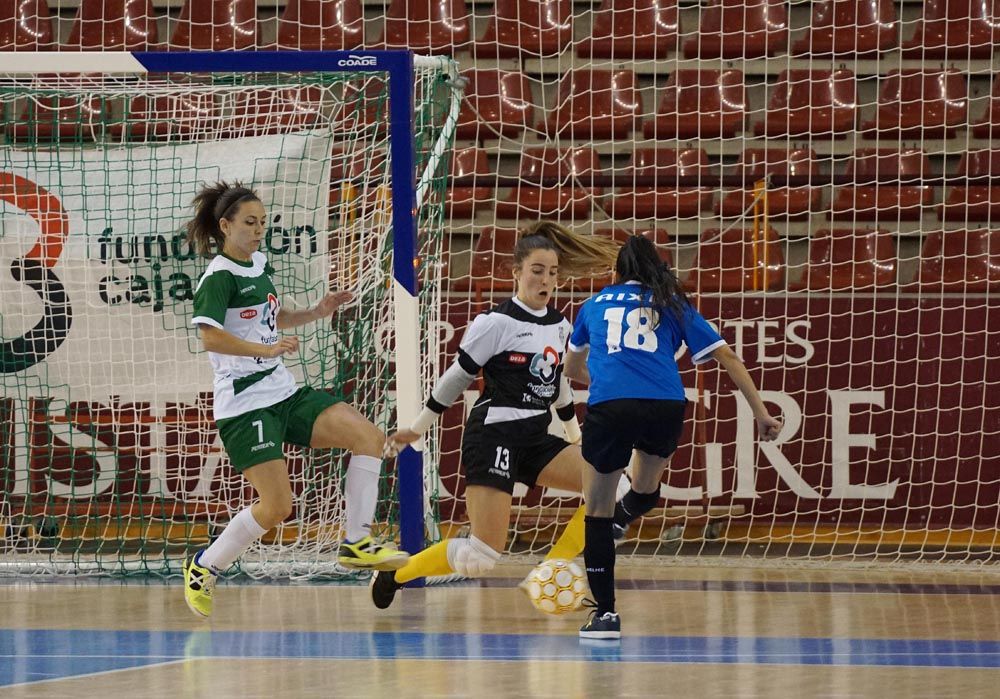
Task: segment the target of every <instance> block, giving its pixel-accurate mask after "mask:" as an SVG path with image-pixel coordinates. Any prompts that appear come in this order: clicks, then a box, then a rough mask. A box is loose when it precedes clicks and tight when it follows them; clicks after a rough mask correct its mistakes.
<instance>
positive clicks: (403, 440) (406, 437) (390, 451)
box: [382, 430, 420, 458]
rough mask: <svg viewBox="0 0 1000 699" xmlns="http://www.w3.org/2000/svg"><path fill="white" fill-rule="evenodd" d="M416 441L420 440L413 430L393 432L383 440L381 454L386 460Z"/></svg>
mask: <svg viewBox="0 0 1000 699" xmlns="http://www.w3.org/2000/svg"><path fill="white" fill-rule="evenodd" d="M418 439H420V435H419V434H417V433H416V432H414V431H413V430H399V432H394V433H393V434H390V435H389V436H388V437H386V438H385V446H384V447H382V453H383V454H384V455H385V456H386V458H388V457H390V456H395V455H396V454H398V453H399V452H400V450H401V449H402V448H403V447H405V446H406V445H407V444H413V443H414V442H415V441H417V440H418Z"/></svg>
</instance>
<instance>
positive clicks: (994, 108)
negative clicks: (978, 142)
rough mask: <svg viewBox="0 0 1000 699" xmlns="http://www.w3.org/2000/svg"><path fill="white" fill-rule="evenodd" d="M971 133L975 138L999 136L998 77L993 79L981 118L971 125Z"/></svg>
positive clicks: (999, 81)
mask: <svg viewBox="0 0 1000 699" xmlns="http://www.w3.org/2000/svg"><path fill="white" fill-rule="evenodd" d="M972 135H973V136H975V137H976V138H996V137H1000V79H994V80H993V89H992V90H991V91H990V101H989V104H988V105H987V106H986V111H985V112H984V113H983V116H982V118H980V119H979V120H978V121H977V122H976V123H975V124H973V125H972Z"/></svg>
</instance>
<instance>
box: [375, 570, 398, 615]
mask: <svg viewBox="0 0 1000 699" xmlns="http://www.w3.org/2000/svg"><path fill="white" fill-rule="evenodd" d="M402 586H403V585H402V584H401V583H398V582H396V573H395V572H394V571H391V570H378V571H375V574H374V575H373V576H372V581H371V583H370V587H371V589H372V602H374V603H375V606H376V607H378V608H379V609H388V608H389V605H390V604H392V600H393V598H395V596H396V590H398V589H399V588H401V587H402Z"/></svg>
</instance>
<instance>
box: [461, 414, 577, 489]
mask: <svg viewBox="0 0 1000 699" xmlns="http://www.w3.org/2000/svg"><path fill="white" fill-rule="evenodd" d="M485 415H486V410H485V409H484V410H473V411H472V413H471V414H470V415H469V419H468V420H466V422H465V431H464V432H463V433H462V465H463V467H464V468H465V482H466V484H467V485H484V486H488V487H490V488H496V489H497V490H502V491H504V492H505V493H513V492H514V483H524V484H525V485H526V486H528V487H529V488H533V487H534V485H535V481H537V480H538V474H539V473H541V472H542V469H544V468H545V467H546V466H548V465H549V462H550V461H552V459H554V458H555V457H556V455H557V454H559V452H561V451H562V450H563V449H565V448H566V447H568V446H569V442H567V441H566V440H565V439H562V438H560V437H556V436H555V435H552V434H549V433H547V432H545V431H543V430H541V429H537V426H535V425H526V424H524V423H527V422H530V421H527V420H513V421H511V422H496V423H491V424H489V425H487V424H484V422H483V419H484V417H485ZM545 426H546V427H547V421H546V422H545Z"/></svg>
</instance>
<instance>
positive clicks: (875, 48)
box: [792, 0, 898, 58]
mask: <svg viewBox="0 0 1000 699" xmlns="http://www.w3.org/2000/svg"><path fill="white" fill-rule="evenodd" d="M897 28H898V24H897V22H896V5H895V3H894V2H893V0H876V1H875V2H873V1H872V0H819V2H815V3H813V14H812V22H811V24H810V26H809V29H808V30H807V31H806V35H805V36H804V37H802V38H801V39H799V40H798V41H796V42H795V45H794V46H793V48H792V53H793V54H795V55H798V56H802V55H809V56H843V57H845V58H846V57H862V58H870V57H873V56H875V55H876V54H878V53H880V52H882V51H888V50H890V49H893V48H896V30H897Z"/></svg>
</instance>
